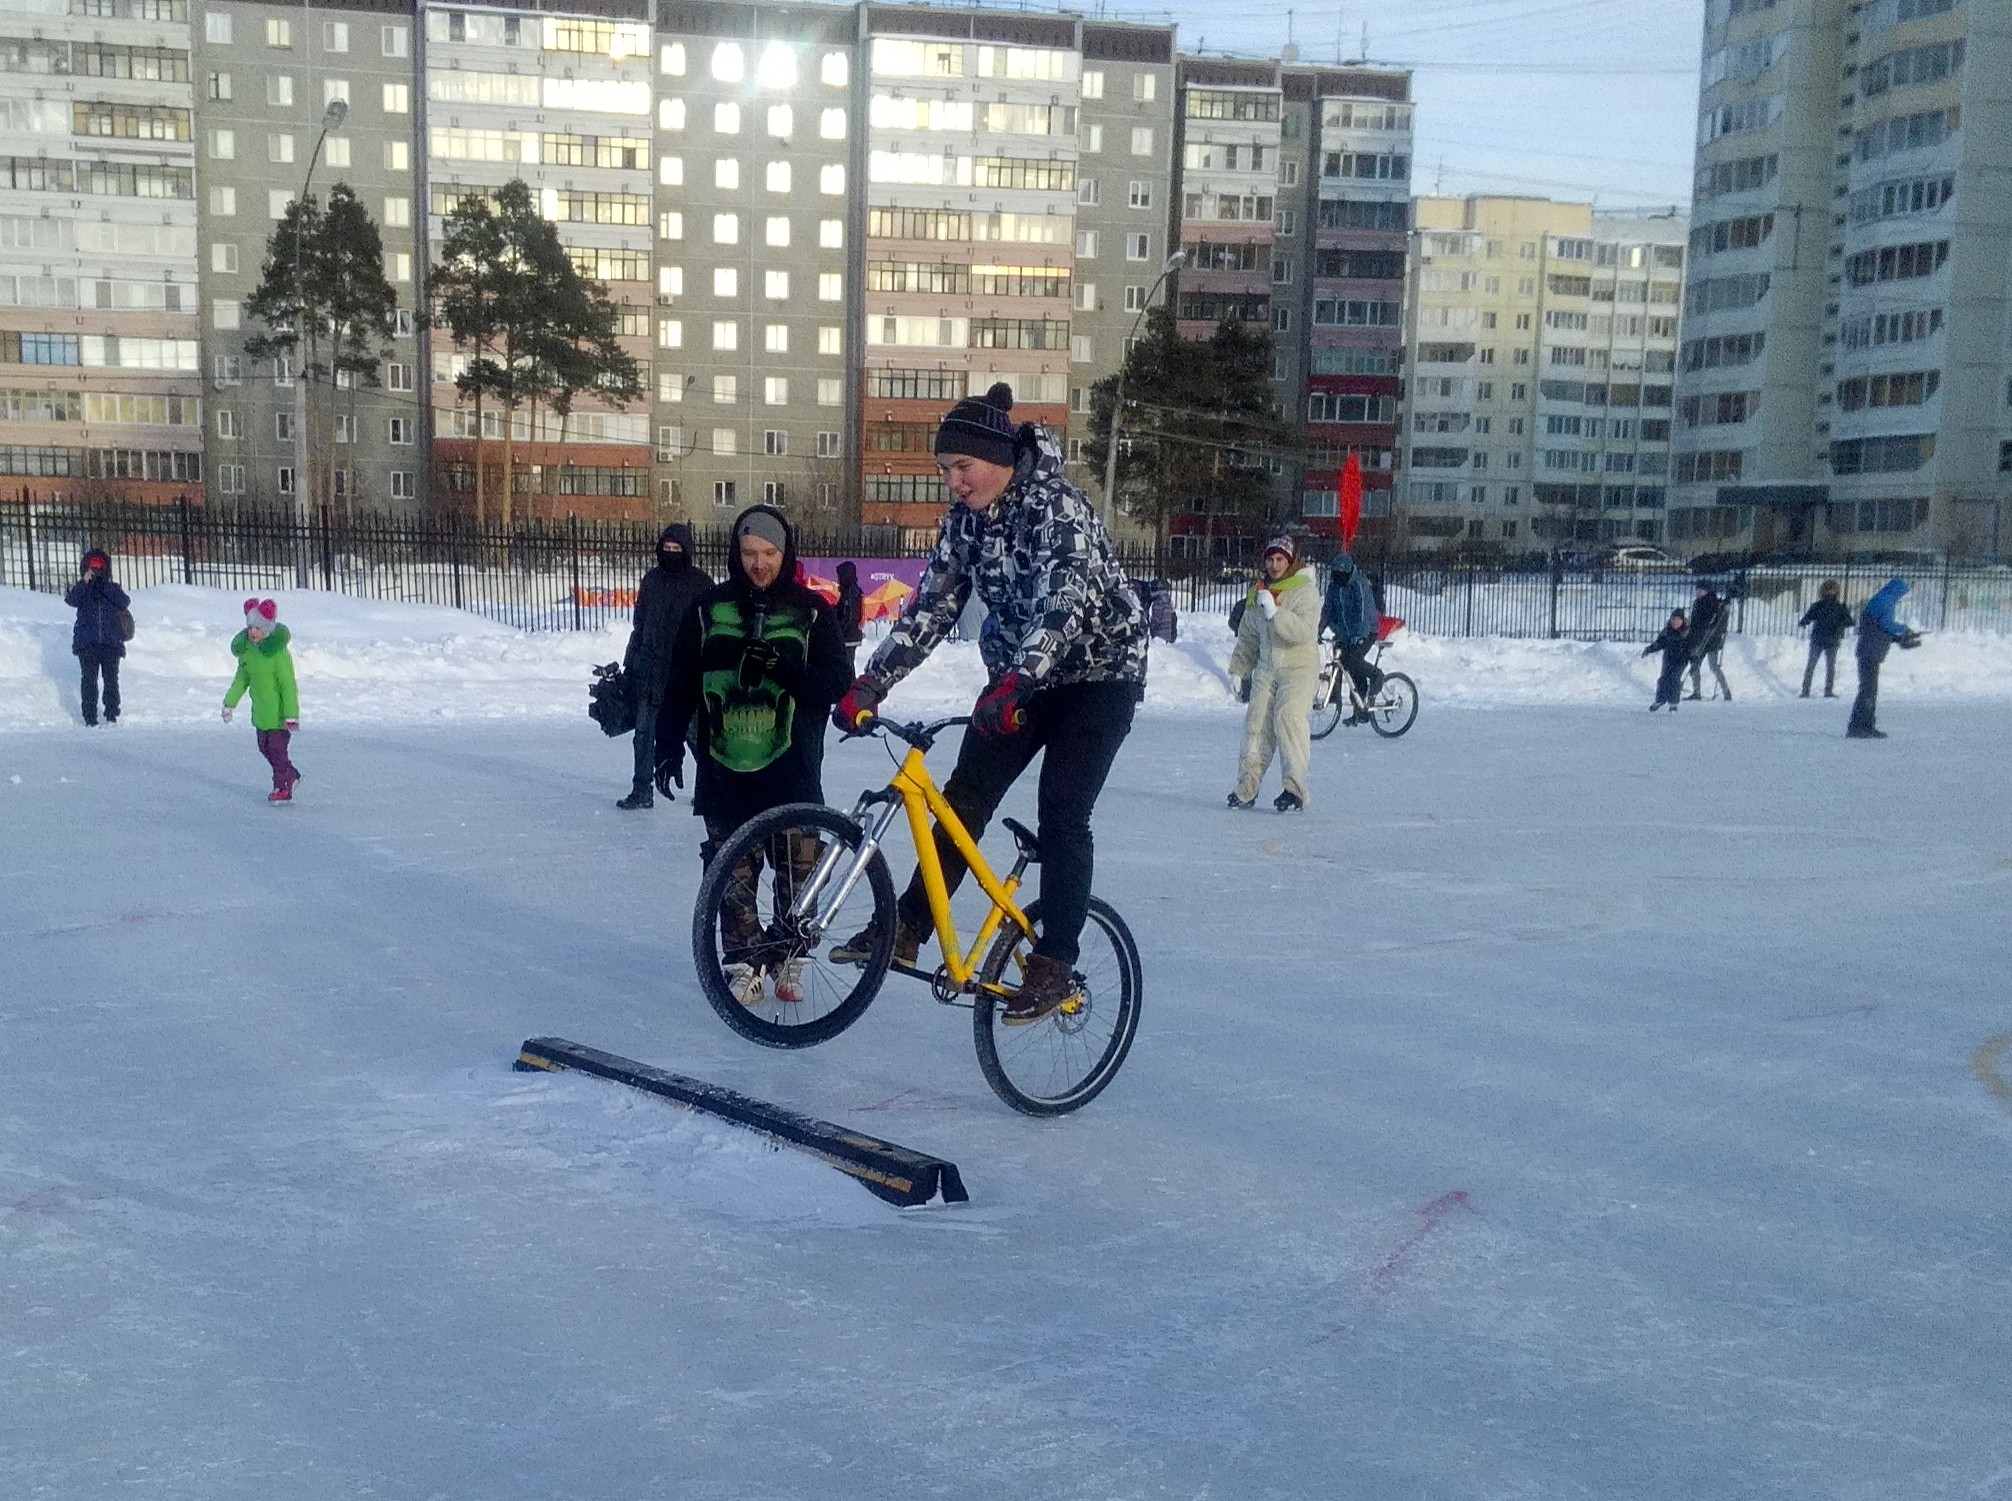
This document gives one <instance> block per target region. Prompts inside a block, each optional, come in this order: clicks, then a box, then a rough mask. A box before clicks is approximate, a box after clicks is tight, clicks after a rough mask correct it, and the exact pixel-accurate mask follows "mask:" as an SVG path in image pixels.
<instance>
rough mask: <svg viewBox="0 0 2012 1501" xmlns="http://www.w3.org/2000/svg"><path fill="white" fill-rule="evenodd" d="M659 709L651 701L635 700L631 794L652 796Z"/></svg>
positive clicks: (657, 705)
mask: <svg viewBox="0 0 2012 1501" xmlns="http://www.w3.org/2000/svg"><path fill="white" fill-rule="evenodd" d="M661 708H663V705H662V704H660V703H657V702H655V701H653V700H651V699H647V698H639V699H637V700H636V747H635V749H636V771H635V779H634V781H633V782H632V783H631V784H630V787H629V790H630V791H631V792H635V793H640V794H652V787H653V778H655V776H656V774H657V711H658V710H659V709H661ZM652 795H653V794H652Z"/></svg>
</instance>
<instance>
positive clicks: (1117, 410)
mask: <svg viewBox="0 0 2012 1501" xmlns="http://www.w3.org/2000/svg"><path fill="white" fill-rule="evenodd" d="M1183 258H1184V257H1183V256H1182V255H1181V253H1180V252H1179V251H1178V250H1177V251H1175V252H1174V253H1173V254H1172V255H1170V256H1168V257H1167V263H1166V264H1165V265H1164V266H1162V267H1160V274H1159V276H1158V277H1157V278H1156V279H1155V280H1154V282H1153V284H1152V285H1151V286H1150V287H1148V288H1146V300H1145V302H1144V303H1142V304H1141V305H1140V307H1139V316H1138V317H1136V318H1134V319H1133V320H1132V331H1131V333H1129V334H1128V335H1126V337H1125V343H1124V347H1123V348H1121V349H1120V350H1119V351H1118V386H1117V390H1116V391H1114V392H1113V393H1112V400H1111V431H1110V433H1109V434H1108V435H1107V436H1106V437H1105V440H1104V526H1105V528H1106V529H1109V528H1111V527H1114V526H1116V525H1117V524H1118V422H1119V419H1120V418H1121V417H1123V415H1124V411H1125V366H1126V365H1127V364H1128V363H1130V361H1131V357H1132V341H1133V340H1134V339H1136V338H1138V336H1139V325H1140V324H1141V323H1143V322H1145V321H1146V312H1147V309H1149V308H1151V307H1152V305H1153V294H1154V293H1155V292H1157V291H1159V290H1160V283H1161V282H1163V281H1165V280H1166V279H1167V278H1168V277H1169V276H1172V275H1173V274H1174V272H1175V271H1176V270H1178V269H1179V267H1180V264H1181V261H1182V260H1183Z"/></svg>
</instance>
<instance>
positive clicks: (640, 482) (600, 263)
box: [419, 0, 730, 517]
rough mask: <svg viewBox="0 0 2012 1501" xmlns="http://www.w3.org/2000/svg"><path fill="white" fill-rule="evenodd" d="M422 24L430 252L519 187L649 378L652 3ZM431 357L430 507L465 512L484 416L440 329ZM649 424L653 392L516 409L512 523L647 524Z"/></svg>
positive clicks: (467, 11)
mask: <svg viewBox="0 0 2012 1501" xmlns="http://www.w3.org/2000/svg"><path fill="white" fill-rule="evenodd" d="M424 20H425V28H424V29H425V35H424V40H423V46H424V54H423V62H422V66H421V71H420V76H421V78H422V79H423V81H424V83H425V97H424V101H423V106H422V108H423V114H422V116H421V119H420V126H419V128H420V133H421V136H422V137H423V140H424V145H425V157H426V161H425V183H426V194H427V203H426V211H427V222H428V226H429V233H430V235H431V246H432V247H434V248H437V246H438V244H439V241H440V237H441V235H442V234H443V232H444V226H445V220H446V217H447V215H448V214H449V213H451V212H452V211H453V209H454V207H455V205H456V204H458V203H459V202H460V201H461V200H462V199H463V198H465V197H467V196H469V195H471V194H485V193H489V192H492V191H493V190H494V189H496V188H497V187H500V186H501V185H502V184H504V183H505V182H508V181H510V180H512V179H521V180H522V181H524V182H525V183H526V184H528V185H529V186H530V188H531V189H532V191H533V193H534V195H535V196H536V198H537V200H538V204H539V209H540V211H541V212H542V213H543V214H544V216H545V218H547V219H548V220H550V221H551V222H552V223H553V224H554V225H555V226H556V227H557V229H558V232H559V238H560V241H561V242H562V243H563V244H564V245H565V247H566V250H567V252H568V254H569V255H570V256H571V257H572V260H573V263H574V265H575V266H576V267H577V268H578V269H579V270H580V271H581V272H582V274H584V275H586V276H589V277H591V278H593V279H594V280H596V281H599V282H601V283H603V284H604V285H605V286H606V287H607V289H608V293H609V296H610V298H611V299H612V300H613V301H614V302H616V303H617V304H618V306H619V307H620V309H621V322H620V325H619V334H620V339H621V344H622V347H623V348H624V349H626V350H627V351H628V352H629V354H630V355H631V356H632V357H633V358H634V359H635V360H636V361H637V363H638V365H639V366H641V367H642V368H643V369H644V370H645V371H648V370H649V368H650V362H651V345H652V333H653V330H654V329H655V325H656V312H657V309H656V287H655V278H654V274H653V271H654V268H653V265H652V250H653V246H652V236H653V233H654V225H655V221H656V213H657V198H656V188H655V186H654V182H653V174H652V157H653V156H654V154H655V152H654V147H655V144H656V143H655V140H654V136H653V130H652V125H651V120H652V116H653V115H654V113H655V89H654V86H653V80H652V67H651V63H652V58H653V57H654V56H655V52H656V49H655V35H654V32H653V29H652V26H651V17H650V15H649V11H648V7H647V4H646V0H581V3H578V4H572V3H569V4H567V5H565V6H563V7H561V6H557V5H554V6H549V7H545V6H541V7H538V8H532V7H528V6H527V7H525V8H522V9H518V8H503V7H486V6H464V5H435V4H429V5H427V6H426V7H425V10H424ZM726 321H730V320H726ZM430 356H431V360H430V363H431V368H430V370H429V371H428V374H429V376H430V379H431V385H432V401H433V408H434V412H433V424H434V427H433V431H434V440H433V472H432V476H431V478H432V481H433V493H432V505H433V507H434V509H436V510H441V509H446V508H450V507H451V508H453V509H456V510H470V509H472V508H473V506H474V504H475V472H474V464H475V455H476V450H477V444H476V417H475V411H474V407H473V403H472V402H471V401H470V400H469V399H468V398H465V397H463V396H462V395H461V394H460V393H459V391H458V390H457V388H456V387H455V385H454V380H455V377H456V376H457V375H459V374H460V373H461V371H462V369H463V368H465V361H466V360H467V358H468V356H467V355H466V354H465V353H461V352H458V351H456V350H454V349H453V347H452V345H451V344H450V343H449V341H448V339H447V336H446V333H445V331H444V330H440V331H436V332H435V333H434V335H433V337H432V340H431V349H430ZM651 416H652V413H651V409H650V404H649V401H648V399H647V397H646V398H645V399H644V400H642V401H639V402H634V403H631V404H630V405H629V406H628V407H627V408H626V409H624V408H619V407H616V406H613V405H610V404H609V403H607V402H604V401H602V400H600V399H598V398H596V397H593V396H585V397H582V398H580V399H579V400H578V401H577V402H576V403H575V405H574V408H573V410H572V412H571V413H570V414H569V415H568V416H566V417H565V418H564V419H563V420H562V419H561V418H560V417H559V416H558V415H557V414H555V413H553V412H551V411H550V410H549V409H541V410H538V411H536V412H533V411H531V410H529V409H520V410H519V412H518V413H517V414H516V417H515V419H514V431H513V433H512V435H511V436H512V441H513V446H514V456H513V458H514V464H515V467H516V493H515V494H514V495H513V497H512V505H511V510H512V513H513V514H514V515H525V516H564V515H584V516H602V517H622V516H643V515H647V514H648V512H649V507H650V497H651V481H652V478H653V463H652V460H653V453H652V449H651V434H650V424H651ZM481 420H482V440H483V448H484V457H483V463H484V465H485V474H486V476H487V478H485V482H484V490H485V493H486V499H487V500H488V502H489V509H490V511H491V514H496V507H495V499H496V497H497V496H498V495H499V494H500V491H501V483H500V477H501V473H502V445H501V439H502V438H503V431H504V430H503V417H502V414H500V413H498V412H496V411H495V410H494V408H493V406H491V407H490V408H489V409H488V410H485V411H484V412H483V414H482V419H481ZM491 481H494V483H491Z"/></svg>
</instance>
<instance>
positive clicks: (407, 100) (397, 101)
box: [384, 83, 412, 115]
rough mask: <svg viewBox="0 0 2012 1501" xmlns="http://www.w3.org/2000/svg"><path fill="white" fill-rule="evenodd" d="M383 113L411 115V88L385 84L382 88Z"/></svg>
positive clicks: (405, 85) (402, 85)
mask: <svg viewBox="0 0 2012 1501" xmlns="http://www.w3.org/2000/svg"><path fill="white" fill-rule="evenodd" d="M384 112H385V113H386V114H387V115H409V114H411V113H412V89H411V86H410V85H408V84H403V83H387V84H386V85H385V86H384Z"/></svg>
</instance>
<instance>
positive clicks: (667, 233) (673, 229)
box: [657, 209, 685, 240]
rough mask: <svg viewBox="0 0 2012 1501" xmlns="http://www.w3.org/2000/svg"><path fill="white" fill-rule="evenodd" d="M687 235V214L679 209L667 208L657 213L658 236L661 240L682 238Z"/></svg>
mask: <svg viewBox="0 0 2012 1501" xmlns="http://www.w3.org/2000/svg"><path fill="white" fill-rule="evenodd" d="M684 237H685V216H684V214H683V213H681V212H680V211H679V210H677V209H665V210H664V211H663V212H662V213H661V214H659V215H657V238H658V239H660V240H682V239H683V238H684Z"/></svg>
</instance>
